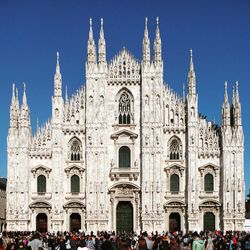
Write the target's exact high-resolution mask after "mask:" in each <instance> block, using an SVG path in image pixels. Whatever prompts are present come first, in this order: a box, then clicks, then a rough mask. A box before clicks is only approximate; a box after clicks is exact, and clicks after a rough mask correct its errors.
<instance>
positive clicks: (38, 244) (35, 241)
mask: <svg viewBox="0 0 250 250" xmlns="http://www.w3.org/2000/svg"><path fill="white" fill-rule="evenodd" d="M28 247H31V249H32V250H38V249H39V248H40V247H43V243H42V241H41V240H40V239H39V234H38V233H36V234H35V235H34V237H33V239H32V240H31V241H29V243H28Z"/></svg>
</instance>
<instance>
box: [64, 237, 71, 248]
mask: <svg viewBox="0 0 250 250" xmlns="http://www.w3.org/2000/svg"><path fill="white" fill-rule="evenodd" d="M65 246H66V249H67V250H70V249H71V245H70V237H69V235H66V237H65Z"/></svg>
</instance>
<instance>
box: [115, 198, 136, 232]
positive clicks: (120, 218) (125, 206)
mask: <svg viewBox="0 0 250 250" xmlns="http://www.w3.org/2000/svg"><path fill="white" fill-rule="evenodd" d="M132 231H133V207H132V204H131V202H129V201H120V202H119V203H118V205H117V207H116V233H123V232H127V233H129V232H132Z"/></svg>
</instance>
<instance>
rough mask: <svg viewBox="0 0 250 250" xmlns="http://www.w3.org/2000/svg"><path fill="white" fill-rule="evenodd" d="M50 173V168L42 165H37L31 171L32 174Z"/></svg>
mask: <svg viewBox="0 0 250 250" xmlns="http://www.w3.org/2000/svg"><path fill="white" fill-rule="evenodd" d="M51 171H52V169H51V168H48V167H46V166H44V165H38V166H36V167H34V168H32V169H31V172H32V173H50V172H51Z"/></svg>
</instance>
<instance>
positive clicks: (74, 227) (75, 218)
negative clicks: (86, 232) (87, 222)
mask: <svg viewBox="0 0 250 250" xmlns="http://www.w3.org/2000/svg"><path fill="white" fill-rule="evenodd" d="M79 229H81V215H80V214H78V213H73V214H71V215H70V231H71V232H73V231H75V232H78V230H79Z"/></svg>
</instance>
